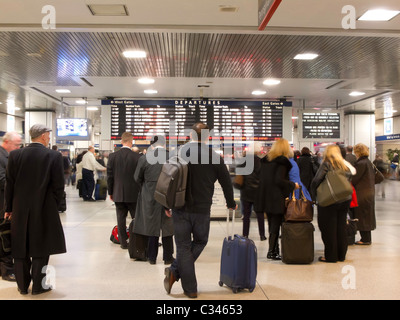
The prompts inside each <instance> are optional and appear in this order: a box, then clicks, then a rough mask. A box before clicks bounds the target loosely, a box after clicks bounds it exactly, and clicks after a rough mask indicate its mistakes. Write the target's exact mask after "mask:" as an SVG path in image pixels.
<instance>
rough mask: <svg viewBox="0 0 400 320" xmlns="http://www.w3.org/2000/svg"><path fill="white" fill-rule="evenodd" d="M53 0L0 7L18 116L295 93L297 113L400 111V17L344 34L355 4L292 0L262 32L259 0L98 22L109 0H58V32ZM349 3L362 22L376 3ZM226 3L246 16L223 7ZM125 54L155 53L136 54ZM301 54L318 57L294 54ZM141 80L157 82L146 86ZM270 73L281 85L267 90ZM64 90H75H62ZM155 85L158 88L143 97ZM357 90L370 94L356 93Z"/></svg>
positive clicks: (170, 7) (139, 3)
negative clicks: (126, 101) (50, 24)
mask: <svg viewBox="0 0 400 320" xmlns="http://www.w3.org/2000/svg"><path fill="white" fill-rule="evenodd" d="M268 1H269V2H271V3H272V2H273V0H261V1H260V4H262V3H264V2H268ZM48 2H49V1H47V0H43V1H41V0H35V1H26V0H25V1H22V0H8V1H5V0H0V103H2V104H0V112H3V113H8V112H9V108H8V107H9V105H10V104H11V105H14V106H16V107H18V108H20V110H17V111H15V114H16V115H17V116H21V117H23V113H24V111H25V110H30V109H51V110H56V111H57V112H59V111H60V101H61V100H62V101H63V102H65V105H66V107H67V108H69V107H70V108H72V107H73V106H76V103H75V101H76V100H77V99H78V98H82V97H84V98H87V100H88V104H89V105H94V106H100V99H102V98H105V97H116V98H118V97H121V98H122V97H123V98H136V99H151V98H157V99H160V98H168V99H169V98H188V97H193V98H216V99H264V100H266V99H278V98H286V99H288V100H291V101H293V105H294V106H295V107H296V108H303V107H304V108H340V109H343V110H345V111H346V112H348V111H349V110H355V111H358V112H361V111H369V112H370V111H374V112H375V114H376V117H377V119H380V118H383V117H384V116H385V110H386V111H387V109H388V107H391V108H392V109H393V110H399V112H398V113H397V112H394V115H395V116H396V115H400V15H399V16H397V17H396V18H394V19H392V20H391V21H388V22H361V21H357V23H356V29H355V30H345V29H343V28H342V20H343V19H344V17H345V16H346V14H343V13H342V8H343V7H344V6H345V5H348V3H349V1H348V0H343V1H342V0H335V1H317V0H301V1H300V0H283V1H282V3H281V4H280V5H279V7H278V9H277V10H276V12H275V14H274V15H273V16H272V18H271V20H270V21H269V23H268V25H267V27H266V28H265V30H262V31H259V30H258V26H259V19H258V7H259V1H257V0H202V1H197V0H185V1H179V0H163V1H155V0H135V1H133V0H122V1H120V3H123V4H125V6H126V9H127V12H128V16H111V17H110V16H93V15H92V13H91V12H90V10H89V9H88V7H87V5H90V4H109V3H112V1H110V0H102V1H98V0H97V1H96V0H87V1H83V0H70V1H68V2H67V1H61V0H56V1H52V2H51V3H52V5H53V6H54V8H55V9H56V29H55V30H51V29H50V30H45V29H43V28H42V25H41V23H42V19H44V17H45V16H46V14H47V13H48V11H45V12H44V13H42V8H43V6H45V5H47V4H48ZM351 3H352V5H353V6H354V8H355V10H356V16H357V17H359V16H360V15H361V14H363V13H364V12H365V11H366V10H367V9H371V8H376V7H377V5H376V4H375V3H376V1H369V0H352V1H351ZM227 6H231V7H234V8H237V10H236V9H235V10H236V11H235V12H222V11H221V8H226V7H227ZM379 7H384V8H388V9H395V10H400V3H399V1H398V0H384V1H380V2H379ZM46 21H47V20H46ZM127 49H141V50H144V51H146V52H147V57H146V58H145V59H127V58H125V57H123V55H122V52H123V51H124V50H127ZM304 52H313V53H317V54H318V55H319V56H318V57H317V58H316V59H314V60H311V61H300V60H294V59H293V58H294V56H295V55H296V54H298V53H304ZM141 77H152V78H154V79H155V83H154V84H152V85H142V84H139V83H138V82H137V80H138V78H141ZM267 78H276V79H280V80H281V83H280V84H279V85H277V86H273V87H272V86H271V87H269V86H265V85H263V81H264V80H265V79H267ZM199 86H200V87H199ZM60 88H63V89H64V88H65V89H69V90H70V91H71V93H68V94H59V93H57V92H56V91H55V90H56V89H60ZM148 88H151V89H156V90H158V93H157V94H155V95H151V96H149V95H146V94H144V89H148ZM253 90H265V91H266V94H264V95H261V96H257V97H256V96H254V95H252V91H253ZM355 90H356V91H363V92H365V94H364V95H363V96H360V97H351V96H349V93H350V92H351V91H355ZM80 108H82V107H80ZM63 110H64V109H63ZM89 115H90V116H91V117H97V118H98V117H99V112H92V113H89ZM0 130H4V129H1V128H0Z"/></svg>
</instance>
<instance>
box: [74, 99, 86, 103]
mask: <svg viewBox="0 0 400 320" xmlns="http://www.w3.org/2000/svg"><path fill="white" fill-rule="evenodd" d="M75 103H77V104H85V103H86V100H84V99H81V100H76V101H75Z"/></svg>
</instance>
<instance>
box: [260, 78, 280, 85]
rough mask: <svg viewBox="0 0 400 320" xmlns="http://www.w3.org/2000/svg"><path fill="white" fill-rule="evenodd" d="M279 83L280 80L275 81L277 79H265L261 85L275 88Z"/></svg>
mask: <svg viewBox="0 0 400 320" xmlns="http://www.w3.org/2000/svg"><path fill="white" fill-rule="evenodd" d="M280 83H281V80H277V79H267V80H264V82H263V84H265V85H266V86H275V85H277V84H280Z"/></svg>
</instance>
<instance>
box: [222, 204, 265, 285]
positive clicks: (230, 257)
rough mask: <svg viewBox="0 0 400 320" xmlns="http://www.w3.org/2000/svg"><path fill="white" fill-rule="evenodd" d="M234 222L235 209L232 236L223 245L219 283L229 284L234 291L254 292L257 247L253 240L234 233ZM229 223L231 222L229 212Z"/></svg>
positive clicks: (233, 220)
mask: <svg viewBox="0 0 400 320" xmlns="http://www.w3.org/2000/svg"><path fill="white" fill-rule="evenodd" d="M234 223H235V212H234V211H233V217H232V236H228V237H227V238H225V239H224V242H223V246H222V253H221V273H220V280H219V285H220V286H221V287H222V286H223V285H224V284H225V285H227V286H228V287H230V288H231V289H232V291H233V293H237V292H238V291H239V290H241V289H248V290H249V291H250V292H253V290H254V288H255V287H256V277H257V247H256V246H255V244H254V242H253V241H252V240H250V239H247V238H244V237H241V236H239V235H237V234H235V235H233V227H234ZM227 224H229V212H228V218H227ZM227 229H228V227H227Z"/></svg>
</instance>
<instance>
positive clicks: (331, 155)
mask: <svg viewBox="0 0 400 320" xmlns="http://www.w3.org/2000/svg"><path fill="white" fill-rule="evenodd" d="M332 170H342V171H344V172H345V174H346V176H347V178H348V179H349V180H350V178H351V176H352V175H351V171H350V169H349V167H348V166H347V165H346V163H345V161H344V159H343V157H342V154H341V151H340V148H339V146H337V145H329V146H327V148H326V149H325V152H324V156H323V162H322V164H321V166H320V167H319V169H318V172H317V173H316V175H315V177H314V179H313V181H312V182H311V189H310V193H311V198H312V199H313V201H315V202H317V203H318V198H317V189H318V187H319V185H320V184H321V183H322V182H323V181H324V180H325V176H326V174H327V173H328V171H332ZM350 202H351V195H350V197H349V198H348V199H346V200H345V201H342V202H336V203H334V204H332V205H330V206H326V207H321V206H320V205H318V207H317V208H318V226H319V229H320V230H321V237H322V241H323V243H324V246H325V249H324V256H321V257H319V259H318V260H319V261H322V262H337V261H344V260H345V259H346V253H347V246H348V245H347V233H346V221H347V220H346V219H347V213H348V211H349V208H350Z"/></svg>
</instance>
